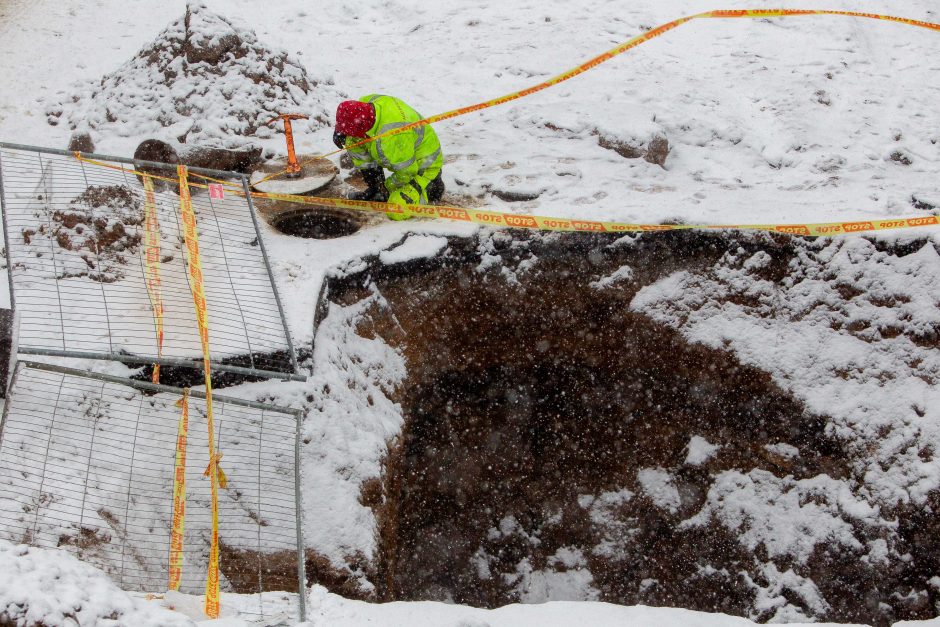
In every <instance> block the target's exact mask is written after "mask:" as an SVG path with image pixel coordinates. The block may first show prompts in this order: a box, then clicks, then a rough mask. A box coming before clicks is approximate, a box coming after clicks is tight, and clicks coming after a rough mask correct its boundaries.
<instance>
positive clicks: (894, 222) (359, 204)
mask: <svg viewBox="0 0 940 627" xmlns="http://www.w3.org/2000/svg"><path fill="white" fill-rule="evenodd" d="M251 195H252V197H256V198H267V199H270V200H281V201H287V202H295V203H300V204H306V205H321V206H328V207H338V208H342V209H358V210H364V211H377V212H380V213H386V214H388V213H410V214H411V215H414V216H420V217H426V218H440V219H444V220H456V221H458V222H472V223H476V224H485V225H489V226H498V227H509V228H516V229H532V230H539V231H563V232H574V231H582V232H583V231H587V232H595V233H632V232H644V231H688V230H693V229H695V230H721V229H738V230H745V231H770V232H772V233H788V234H790V235H815V236H832V235H843V234H846V233H862V232H866V231H883V230H888V229H904V228H912V227H918V226H932V225H936V224H940V220H938V218H937V217H936V216H919V217H911V218H887V219H878V220H860V221H855V222H815V223H807V224H634V223H629V222H604V221H599V220H580V219H574V218H553V217H548V216H532V215H521V214H518V213H505V212H500V211H485V210H481V209H465V208H463V207H444V206H439V205H408V206H405V207H402V206H399V205H393V204H390V203H385V202H370V201H365V200H347V199H344V198H317V197H314V196H293V195H290V194H262V193H252V194H251Z"/></svg>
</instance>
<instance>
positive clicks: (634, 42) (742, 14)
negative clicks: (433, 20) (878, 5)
mask: <svg viewBox="0 0 940 627" xmlns="http://www.w3.org/2000/svg"><path fill="white" fill-rule="evenodd" d="M807 15H841V16H845V17H857V18H868V19H873V20H883V21H887V22H895V23H898V24H906V25H908V26H916V27H919V28H927V29H930V30H934V31H937V32H940V24H934V23H932V22H924V21H922V20H912V19H909V18H905V17H896V16H893V15H880V14H877V13H859V12H856V11H827V10H814V9H740V10H717V11H706V12H704V13H697V14H695V15H688V16H686V17H681V18H679V19H677V20H673V21H671V22H667V23H665V24H661V25H660V26H657V27H656V28H653V29H651V30H649V31H647V32H645V33H643V34H642V35H637V36H636V37H633V38H631V39H628V40H627V41H625V42H623V43H622V44H619V45H618V46H616V47H614V48H611V49H610V50H608V51H607V52H604V53H602V54H599V55H597V56H596V57H594V58H592V59H589V60H588V61H585V62H584V63H582V64H581V65H579V66H577V67H574V68H571V69H570V70H566V71H565V72H562V73H561V74H559V75H557V76H554V77H552V78H550V79H548V80H546V81H542V82H541V83H538V84H537V85H532V86H531V87H526V88H525V89H521V90H519V91H515V92H512V93H510V94H506V95H505V96H499V97H498V98H493V99H491V100H486V101H484V102H479V103H477V104H473V105H468V106H465V107H460V108H457V109H452V110H450V111H445V112H444V113H438V114H437V115H432V116H431V117H428V118H424V119H422V120H418V121H417V122H412V123H410V124H406V125H404V126H401V127H399V128H396V129H392V130H390V131H386V132H385V133H381V134H379V135H376V136H374V137H367V138H366V139H363V140H362V141H360V142H357V143H355V144H352V145H350V146H348V147H347V148H356V147H358V146H362V145H364V144H368V143H370V142H374V141H376V140H378V139H382V138H384V137H389V136H391V135H397V134H398V133H405V132H407V131H409V130H411V129H414V128H417V127H419V126H427V125H429V124H434V123H435V122H442V121H444V120H449V119H451V118H456V117H458V116H461V115H466V114H468V113H474V112H476V111H482V110H484V109H489V108H491V107H495V106H498V105H501V104H506V103H507V102H512V101H514V100H518V99H520V98H524V97H525V96H529V95H531V94H534V93H537V92H540V91H542V90H544V89H548V88H549V87H553V86H555V85H558V84H559V83H563V82H564V81H567V80H569V79H571V78H574V77H575V76H579V75H581V74H584V73H585V72H587V71H588V70H591V69H593V68H595V67H597V66H598V65H600V64H601V63H604V62H605V61H609V60H610V59H613V58H614V57H616V56H619V55H621V54H623V53H624V52H627V51H628V50H632V49H633V48H636V47H637V46H640V45H642V44H645V43H646V42H648V41H651V40H653V39H656V38H657V37H659V36H660V35H664V34H665V33H668V32H669V31H671V30H673V29H674V28H678V27H679V26H681V25H683V24H685V23H687V22H691V21H693V20H698V19H740V18H746V19H762V18H770V17H795V16H807ZM345 149H346V148H341V149H339V150H334V151H332V152H327V153H324V154H322V155H316V156H314V157H310V158H309V159H306V160H304V161H302V162H301V165H306V164H309V163H312V162H313V161H316V160H317V159H325V158H327V157H330V156H333V155H336V154H339V153H341V152H343V151H344V150H345ZM286 173H287V170H286V169H285V170H283V171H281V172H275V173H273V174H270V175H268V176H266V177H265V178H263V179H261V182H263V181H268V180H270V179H273V178H277V177H279V176H282V175H284V174H286Z"/></svg>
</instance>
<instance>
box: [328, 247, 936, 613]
mask: <svg viewBox="0 0 940 627" xmlns="http://www.w3.org/2000/svg"><path fill="white" fill-rule="evenodd" d="M494 242H495V250H494V249H493V246H491V247H490V249H489V250H488V252H487V254H488V255H490V256H492V255H496V256H498V257H499V258H500V261H499V263H498V264H495V265H494V264H492V259H490V263H489V269H481V266H480V262H481V259H482V256H481V253H480V250H479V249H478V248H476V246H477V244H478V242H474V241H470V242H468V241H459V240H452V241H451V245H450V247H449V248H448V249H447V251H445V253H443V254H442V255H441V256H439V257H438V258H437V259H435V260H430V261H428V260H421V261H415V262H410V263H405V264H398V265H395V266H391V267H385V266H381V265H380V264H377V263H374V264H373V265H372V266H371V267H370V268H369V269H368V270H366V271H365V272H362V273H360V274H358V275H355V276H353V277H350V278H347V279H344V280H339V281H335V282H334V284H333V285H332V286H331V291H330V296H329V298H330V299H331V300H333V301H335V302H341V303H349V302H354V301H356V300H358V299H360V298H364V297H365V296H366V295H367V292H368V291H369V290H371V289H372V288H377V289H378V290H379V291H380V292H381V294H382V296H383V297H384V299H385V300H386V301H387V303H388V305H387V308H385V309H378V308H376V310H375V311H374V312H373V313H372V316H371V317H370V318H369V320H368V321H367V322H366V323H364V324H362V325H361V327H360V329H359V332H360V333H361V334H362V335H367V336H371V335H377V336H381V337H382V338H383V339H385V341H387V342H389V343H390V344H393V345H396V346H398V347H400V349H401V350H402V351H403V352H404V354H405V356H406V358H407V363H408V379H407V381H406V382H405V383H404V385H403V386H402V392H401V397H400V398H399V399H398V400H399V401H400V402H401V404H402V407H403V410H404V416H405V421H406V422H405V428H404V432H403V435H402V437H401V438H400V440H399V441H398V442H396V443H394V444H393V446H392V447H391V452H390V455H389V457H388V459H387V461H386V470H385V474H384V476H383V477H382V478H381V480H376V481H374V482H368V483H367V484H365V485H364V486H363V493H362V497H361V500H362V502H363V503H364V504H366V505H368V506H370V507H372V508H373V509H374V511H375V512H376V515H377V519H378V521H379V546H380V549H379V555H378V558H377V560H376V563H375V564H373V565H372V566H371V568H370V570H372V571H373V572H374V573H375V578H374V583H375V584H376V587H377V594H376V595H375V598H378V599H382V600H441V601H453V602H457V603H465V604H470V605H475V606H481V607H496V606H500V605H503V604H506V603H512V602H517V601H519V600H526V598H525V595H524V593H523V592H521V590H522V588H524V587H525V584H526V582H527V581H528V582H529V583H531V582H532V581H534V579H532V573H539V572H542V573H544V572H551V573H556V574H560V575H561V576H563V577H564V576H568V577H570V579H569V581H573V580H580V581H584V580H587V581H589V582H590V587H591V589H592V590H593V592H591V593H590V594H588V596H586V597H585V598H596V599H599V600H603V601H609V602H614V603H620V604H627V605H632V604H646V605H658V606H674V607H684V608H690V609H695V610H704V611H712V612H726V613H730V614H737V615H744V616H750V617H752V618H756V619H758V620H768V619H769V618H771V617H772V613H766V612H762V611H761V610H760V608H759V607H756V603H755V585H754V584H755V583H756V584H757V586H768V585H770V583H769V582H768V581H766V580H765V579H763V576H762V575H761V574H760V570H759V568H758V565H759V564H761V563H765V562H767V561H768V557H767V555H766V553H765V551H764V550H763V548H762V547H760V546H759V547H758V548H757V549H756V550H755V551H754V552H748V551H747V550H746V549H745V548H744V547H743V546H742V544H741V543H740V542H738V541H737V539H736V538H735V537H733V536H731V535H730V534H729V532H727V531H726V530H725V528H724V527H722V526H721V525H719V524H717V523H714V522H713V523H712V524H709V525H705V526H687V525H686V526H683V525H682V524H681V522H682V521H683V520H685V519H687V518H689V517H690V516H693V515H694V514H695V513H696V512H698V511H699V510H700V509H701V507H702V505H703V503H704V502H705V498H706V493H707V491H708V488H709V486H710V485H711V483H712V480H713V477H714V476H715V475H716V474H717V473H720V472H722V471H726V470H730V469H739V470H741V471H742V472H745V473H746V472H748V471H750V470H752V469H763V470H765V471H767V472H769V473H772V474H773V475H775V476H779V477H784V476H793V477H795V478H797V479H801V478H809V477H815V476H817V475H829V476H830V477H833V478H836V479H839V478H845V477H847V476H849V475H850V473H851V469H850V466H849V462H848V461H847V457H846V455H845V454H844V453H843V451H842V449H841V448H840V446H839V443H838V442H836V441H833V440H832V439H831V438H829V437H828V436H827V435H826V433H825V431H824V428H825V424H826V417H825V416H817V415H812V414H810V413H809V412H807V410H806V409H805V407H803V405H802V404H801V403H800V402H799V401H797V400H796V399H794V398H793V397H791V396H790V395H789V394H788V393H786V392H784V391H783V390H781V389H780V388H778V387H777V386H776V385H775V384H774V383H773V382H772V381H771V379H770V377H769V376H768V375H767V374H766V373H764V372H762V371H759V370H756V369H754V368H751V367H747V366H744V365H742V364H741V363H739V362H738V361H737V359H736V358H735V357H734V356H733V355H732V354H731V353H730V352H725V351H720V350H713V349H709V348H706V347H703V346H701V345H696V344H690V343H689V342H688V341H686V340H685V339H684V338H683V337H681V336H680V335H679V334H678V333H676V332H675V331H673V330H671V329H669V328H667V327H665V326H663V325H661V324H658V323H656V322H654V321H652V320H651V319H649V318H648V317H646V316H644V315H642V314H639V313H635V312H631V311H630V310H629V307H628V305H629V303H630V301H631V299H632V298H633V296H634V295H635V294H636V292H637V291H638V290H639V289H640V288H641V287H642V286H644V285H648V284H650V283H652V282H654V281H656V280H657V279H659V278H662V277H664V276H666V275H667V274H669V273H671V272H673V271H675V270H677V269H687V270H695V269H696V268H702V267H705V266H707V265H713V264H714V263H715V262H716V261H717V260H718V259H719V258H720V256H721V255H722V254H723V253H725V252H726V251H727V250H729V249H734V248H737V247H739V246H741V247H743V248H745V249H746V250H749V251H751V252H756V251H757V250H764V251H766V252H767V253H769V254H770V255H771V257H772V259H773V261H772V263H770V264H768V265H767V266H766V267H765V269H764V270H763V272H764V273H766V275H767V276H766V278H768V279H770V280H776V281H779V280H780V279H782V278H783V277H784V275H785V274H786V272H787V264H788V262H789V261H790V260H791V259H792V258H793V246H794V245H798V244H799V240H793V239H790V238H785V237H777V236H769V235H767V236H763V235H762V236H758V237H746V238H737V237H728V236H720V235H714V234H696V233H681V232H679V233H668V234H662V233H661V234H655V235H652V236H648V237H641V238H639V239H638V240H636V241H635V242H632V243H628V244H627V245H624V241H623V240H621V241H620V242H617V241H616V238H607V237H602V236H582V235H577V236H575V235H571V236H566V235H564V236H557V235H551V236H544V237H541V236H527V235H522V234H520V235H518V236H517V237H514V238H513V239H512V240H508V239H504V240H494ZM623 266H629V267H630V268H631V269H632V276H629V278H626V279H624V280H621V281H619V282H616V284H615V285H614V286H613V287H606V288H601V287H598V286H597V285H596V284H595V285H594V286H592V285H591V282H592V281H596V280H597V279H599V278H601V277H605V276H610V275H612V274H613V273H614V272H615V271H617V270H618V269H619V268H622V267H623ZM628 275H629V273H627V274H624V275H622V276H628ZM693 436H699V437H702V438H705V439H706V440H707V441H708V442H711V443H717V444H720V445H721V446H722V454H721V455H720V456H716V457H714V458H712V459H710V460H709V461H707V462H705V463H703V464H701V465H690V464H688V463H686V456H687V454H688V446H689V442H690V439H691V438H692V437H693ZM768 444H788V445H791V446H794V447H797V448H798V449H800V452H801V455H800V456H799V457H798V458H795V459H794V458H790V457H786V456H783V455H778V454H774V453H772V452H770V451H768V449H766V448H765V445H768ZM641 469H655V470H657V471H665V472H667V473H669V475H671V477H672V478H673V480H674V483H675V486H676V488H677V492H678V495H679V500H678V502H677V503H675V504H674V506H673V507H664V506H663V505H662V503H657V502H655V499H653V498H651V497H650V496H648V495H647V494H646V493H645V492H644V490H643V488H642V486H641V485H640V484H639V479H638V472H639V471H640V470H641ZM627 491H628V492H627ZM625 494H628V495H630V496H629V497H624V496H623V495H625ZM618 495H621V496H619V497H618ZM899 514H902V513H900V512H899ZM909 514H912V516H911V517H910V518H911V520H913V518H917V521H916V522H917V524H916V525H914V524H911V525H909V526H910V529H909V530H908V531H907V532H903V533H902V535H903V537H904V538H905V542H907V543H909V545H910V546H909V548H910V552H911V554H912V555H938V554H940V553H938V551H937V549H938V548H940V547H938V541H937V540H936V538H938V537H940V534H938V533H937V531H940V529H938V528H937V527H938V524H937V523H936V522H935V521H934V520H933V518H932V517H931V516H928V515H920V516H913V513H909ZM903 527H904V525H902V528H903ZM872 539H874V538H872ZM859 557H860V555H855V554H853V553H852V552H850V551H848V550H846V551H842V552H840V551H839V550H838V549H837V548H832V547H827V548H825V549H820V550H817V552H816V553H815V554H814V555H813V556H812V558H811V559H810V560H809V561H808V562H807V563H806V564H796V563H792V562H787V560H786V559H783V560H781V559H777V560H776V561H775V564H776V567H777V568H778V569H779V570H780V571H781V572H783V571H785V570H787V568H793V569H794V570H795V571H796V572H798V573H799V574H800V575H801V576H804V577H808V578H809V579H811V580H812V581H813V582H815V584H816V585H817V586H818V587H819V590H820V592H821V594H822V596H823V597H824V598H825V599H826V601H827V602H828V604H829V606H830V607H829V608H828V609H827V610H825V611H820V610H819V608H818V607H817V608H811V607H806V604H805V603H804V601H803V600H801V599H799V598H796V597H795V596H794V595H790V594H789V592H787V591H784V592H783V594H784V596H787V597H788V601H790V602H791V603H793V604H794V605H797V606H799V607H801V609H802V610H803V611H804V612H805V613H806V614H807V615H808V616H815V617H816V618H824V619H826V620H829V621H840V622H841V621H849V622H865V623H870V624H875V625H887V624H890V622H891V621H894V620H898V619H915V618H928V617H930V616H932V615H933V614H934V612H933V609H932V608H933V607H934V604H935V602H936V601H937V599H934V598H932V597H931V598H928V597H929V595H930V594H932V593H928V592H924V593H923V594H921V593H919V592H918V594H916V595H913V596H912V591H913V590H918V591H922V590H930V589H931V587H930V586H929V585H928V580H929V579H930V577H931V576H933V574H934V572H935V570H936V569H935V568H934V567H935V566H936V564H934V562H936V560H934V559H932V558H930V559H913V560H910V561H908V562H906V563H902V562H898V563H892V564H890V565H889V566H874V565H870V564H866V563H862V562H860V561H859ZM331 576H332V575H330V574H329V573H328V572H327V571H326V570H324V577H323V579H324V581H323V583H324V584H325V585H328V586H329V585H330V582H329V579H330V577H331ZM748 578H750V581H748ZM336 591H337V592H340V593H343V592H346V593H347V594H348V593H349V591H348V590H342V589H338V590H336ZM790 596H794V598H792V599H791V598H789V597H790ZM914 597H916V598H915V601H916V602H913V601H911V599H912V598H914ZM528 600H533V599H532V597H529V598H528Z"/></svg>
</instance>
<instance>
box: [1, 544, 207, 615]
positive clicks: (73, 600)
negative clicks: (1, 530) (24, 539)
mask: <svg viewBox="0 0 940 627" xmlns="http://www.w3.org/2000/svg"><path fill="white" fill-rule="evenodd" d="M0 573H3V577H0V625H42V626H43V627H58V626H59V625H63V626H66V625H135V626H137V627H147V626H153V627H191V626H192V625H193V622H192V621H190V620H189V619H187V618H186V617H185V616H182V615H180V614H177V613H175V612H171V611H169V610H166V609H164V608H162V607H159V606H158V605H156V604H153V603H148V602H146V601H144V600H142V599H138V598H134V597H131V596H130V595H128V594H127V593H126V592H124V591H122V590H121V589H119V588H118V587H117V586H115V585H114V583H112V582H111V580H110V579H108V577H107V576H106V575H105V574H104V573H102V572H101V571H100V570H98V569H97V568H94V567H93V566H89V565H88V564H84V563H82V562H80V561H78V559H76V558H74V557H72V556H71V555H69V554H68V553H65V552H64V551H47V550H43V549H37V548H31V547H28V546H26V545H24V544H20V545H14V544H10V543H9V542H6V541H4V540H0Z"/></svg>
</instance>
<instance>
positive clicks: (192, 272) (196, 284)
mask: <svg viewBox="0 0 940 627" xmlns="http://www.w3.org/2000/svg"><path fill="white" fill-rule="evenodd" d="M176 172H177V176H178V177H179V186H180V213H181V214H182V218H183V239H184V241H185V243H186V252H187V255H186V260H187V264H188V266H189V289H190V291H191V292H192V295H193V305H194V306H195V309H196V321H197V322H198V324H199V338H200V340H201V341H202V357H203V368H204V369H205V379H206V420H207V422H208V429H209V465H208V467H207V468H206V471H205V473H204V474H205V476H207V477H209V481H210V483H211V486H212V538H211V541H210V544H209V568H208V573H207V574H206V607H205V613H206V616H208V617H209V618H218V616H219V486H220V485H221V486H222V487H223V488H224V487H225V483H226V479H225V475H224V474H223V473H222V470H221V469H220V468H219V460H220V459H221V458H222V455H221V454H220V453H218V452H217V451H216V450H215V422H214V418H213V414H212V374H211V368H210V361H209V313H208V309H207V307H206V293H205V287H204V285H203V280H202V262H201V261H200V257H199V234H198V232H197V230H196V214H195V212H194V211H193V203H192V199H191V198H190V192H189V175H188V170H187V168H186V166H184V165H181V166H177V169H176Z"/></svg>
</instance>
